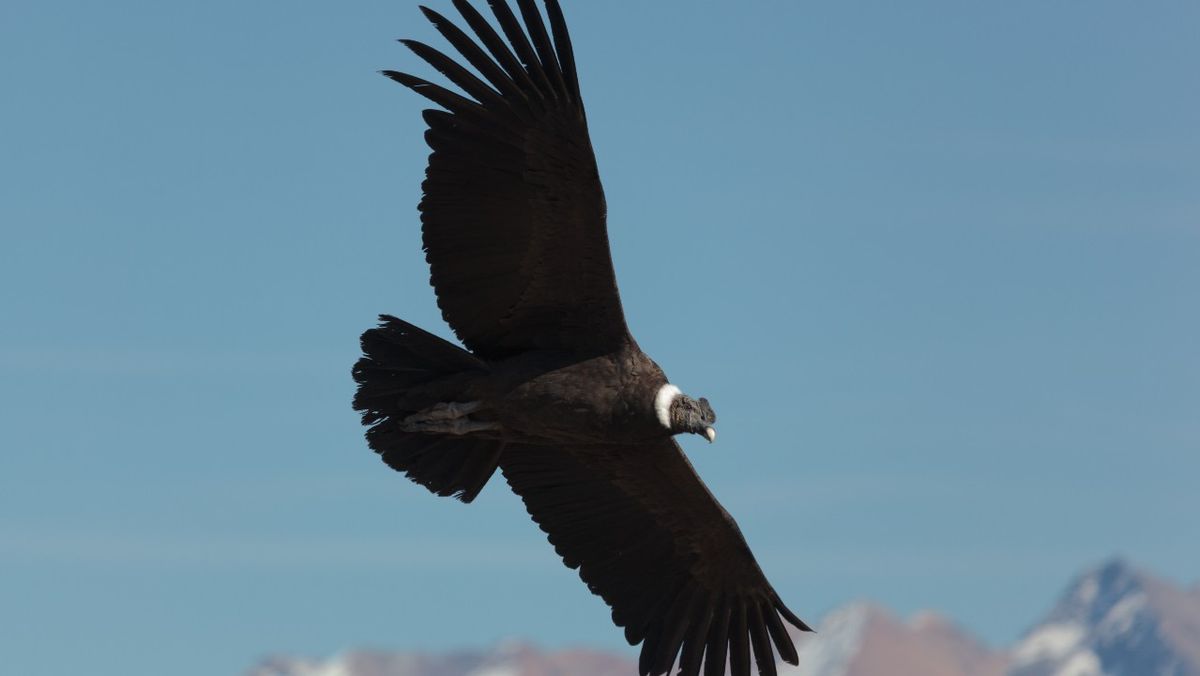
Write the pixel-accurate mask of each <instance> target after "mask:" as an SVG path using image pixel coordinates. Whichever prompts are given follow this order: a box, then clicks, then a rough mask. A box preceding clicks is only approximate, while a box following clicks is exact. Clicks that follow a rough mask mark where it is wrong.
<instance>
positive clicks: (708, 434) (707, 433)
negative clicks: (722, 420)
mask: <svg viewBox="0 0 1200 676" xmlns="http://www.w3.org/2000/svg"><path fill="white" fill-rule="evenodd" d="M704 438H705V439H708V443H710V444H711V443H712V442H713V441H716V439H717V431H716V430H714V429H713V428H711V427H705V428H704Z"/></svg>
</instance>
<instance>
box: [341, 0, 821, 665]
mask: <svg viewBox="0 0 1200 676" xmlns="http://www.w3.org/2000/svg"><path fill="white" fill-rule="evenodd" d="M453 1H454V5H455V7H456V8H457V9H458V11H459V13H460V14H461V15H462V17H463V19H464V21H465V22H466V25H467V27H468V28H469V29H470V31H471V32H472V33H473V34H474V36H475V38H476V39H477V40H478V42H476V41H475V39H472V37H470V36H469V35H468V34H467V33H466V32H465V31H463V30H462V29H460V28H458V27H457V26H455V25H454V24H453V23H452V22H450V21H449V20H447V19H446V18H445V17H444V16H442V15H441V14H439V13H437V12H435V11H433V10H431V9H428V8H425V7H422V8H421V9H422V11H423V12H424V14H425V16H426V17H427V18H429V20H430V21H431V22H432V23H433V24H434V26H435V27H436V28H437V30H438V32H439V33H441V35H442V36H444V37H445V38H446V40H447V41H448V42H449V43H450V45H451V46H452V47H454V49H455V50H457V51H458V52H459V54H460V55H461V56H462V58H463V59H464V60H465V61H466V63H468V64H469V65H470V66H471V67H472V68H473V69H474V72H472V71H471V70H468V69H467V68H465V67H464V66H462V65H460V64H459V63H457V62H456V61H455V60H454V59H452V58H451V57H449V56H447V55H446V54H444V53H442V52H440V51H438V50H436V49H434V48H433V47H430V46H428V45H425V44H423V43H420V42H416V41H413V40H403V41H402V42H403V44H404V45H405V46H407V47H408V48H409V49H411V50H412V51H413V52H414V53H415V54H416V55H417V56H418V57H420V58H421V59H423V60H424V61H426V62H428V63H429V64H430V65H431V66H433V67H434V68H435V69H436V70H437V71H439V72H440V73H441V74H442V75H444V76H445V77H446V78H447V79H448V80H449V81H450V82H451V83H453V84H454V85H455V86H456V87H458V89H459V90H461V92H462V94H460V93H456V92H454V91H451V90H450V89H447V88H445V87H442V86H439V85H436V84H433V83H431V82H428V81H426V80H423V79H421V78H418V77H414V76H412V75H408V74H405V73H399V72H395V71H385V72H384V74H385V75H387V76H388V77H390V78H391V79H393V80H395V81H396V82H399V83H400V84H402V85H404V86H406V87H408V88H410V89H412V90H414V91H416V92H417V93H419V94H421V95H422V96H424V97H426V98H428V99H429V100H431V101H433V102H434V103H435V104H437V105H438V106H440V107H441V110H437V109H431V110H426V111H425V112H424V119H425V121H426V123H427V124H428V130H427V131H426V133H425V138H426V141H427V142H428V144H429V146H430V148H432V150H433V153H432V154H431V155H430V157H429V167H428V170H427V172H426V179H425V182H424V183H423V189H424V197H423V198H422V200H421V204H420V211H421V223H422V236H423V240H424V245H425V252H426V260H427V261H428V263H429V266H430V270H431V282H432V284H433V287H434V289H435V292H436V294H437V299H438V306H439V307H440V308H441V311H442V315H443V317H444V318H445V320H446V321H447V323H449V324H450V326H451V328H452V329H453V330H454V332H455V334H456V335H457V336H458V338H459V339H460V340H461V341H462V343H463V345H464V346H465V347H466V349H463V348H460V347H458V346H456V345H453V344H451V343H449V342H447V341H444V340H442V339H440V338H437V337H436V336H433V335H432V334H429V333H427V332H425V331H422V330H421V329H419V328H417V327H415V326H412V325H411V324H408V323H406V322H404V321H402V320H399V319H396V318H394V317H387V316H385V317H383V318H382V322H381V324H380V326H379V327H377V328H374V329H371V330H369V331H367V332H366V333H364V334H363V338H362V347H363V353H364V356H363V358H362V359H361V360H359V362H358V363H357V364H356V365H355V367H354V377H355V380H356V381H357V382H358V386H359V389H358V393H357V395H356V397H355V401H354V405H355V408H356V409H357V410H359V411H361V412H362V415H363V422H364V424H366V425H368V426H369V430H368V431H367V440H368V443H369V445H370V446H371V448H372V449H374V450H375V451H376V452H378V453H379V454H380V455H381V456H382V457H383V459H384V461H385V462H387V464H388V465H390V466H391V467H393V468H394V469H396V470H398V471H401V472H404V473H405V474H406V475H407V476H408V477H409V478H411V479H412V480H414V481H416V482H417V483H420V484H422V485H423V486H425V487H426V488H428V489H429V490H431V491H433V492H435V493H437V494H439V495H453V496H456V497H458V498H459V499H461V500H463V501H464V502H470V501H472V500H473V499H474V498H475V496H476V495H478V493H479V491H480V490H481V489H482V488H483V486H484V485H485V484H486V483H487V482H488V480H489V479H490V477H491V476H492V474H494V472H495V470H496V469H497V468H499V469H500V471H501V472H502V474H503V475H504V478H505V479H506V480H507V482H508V484H509V485H510V486H511V487H512V489H513V491H515V492H516V493H517V494H518V495H519V496H520V497H521V499H522V500H523V501H524V503H525V506H526V508H527V510H528V511H529V514H530V515H531V516H532V517H533V520H534V521H535V522H536V523H537V524H538V525H539V526H540V527H541V528H542V530H543V531H545V532H546V533H547V535H548V536H549V540H550V542H551V544H552V545H553V546H554V548H555V550H556V551H557V552H558V553H559V555H560V556H561V557H562V559H563V562H564V563H565V564H566V565H567V566H569V567H571V568H575V569H578V571H579V575H580V577H581V578H582V579H583V581H584V582H585V583H586V584H587V586H588V588H589V589H590V590H591V591H592V592H593V593H596V594H598V595H600V596H601V597H602V598H603V599H604V600H605V602H607V603H608V605H609V606H610V607H611V608H612V618H613V622H614V623H616V624H617V625H618V626H620V627H623V628H624V630H625V636H626V638H627V639H628V640H629V642H630V643H631V644H637V643H641V644H642V651H641V658H640V660H639V671H640V672H641V673H642V674H643V675H648V674H664V673H668V672H669V671H670V670H671V668H672V666H673V665H675V664H678V668H679V673H681V674H686V675H688V676H694V675H697V674H699V673H700V669H701V667H702V666H703V668H704V673H705V674H706V676H714V675H715V674H722V673H725V666H726V659H727V658H728V665H729V668H730V672H731V673H732V674H734V675H735V676H748V675H749V674H750V670H751V666H750V665H751V655H752V654H753V661H754V663H755V664H756V665H757V669H758V672H759V673H761V674H765V675H768V676H770V675H773V674H774V673H775V656H774V653H775V652H778V654H779V656H780V657H781V658H782V659H783V660H784V661H787V662H789V663H792V664H795V663H796V662H797V654H796V649H795V646H794V645H793V644H792V641H791V639H790V637H789V635H788V632H787V630H786V629H785V626H784V622H787V623H790V624H792V625H793V626H795V627H797V628H799V629H801V630H805V631H807V630H808V626H807V625H805V624H804V622H802V621H801V620H800V619H799V618H797V617H796V616H795V615H794V614H793V613H792V612H791V611H789V610H788V609H787V607H786V606H784V604H783V602H782V601H781V600H780V598H779V596H778V594H776V592H775V590H774V589H772V587H771V585H770V584H769V583H768V582H767V580H766V578H765V577H764V575H763V573H762V571H761V570H760V569H759V567H758V564H757V563H756V562H755V560H754V556H753V555H752V554H751V552H750V549H749V547H748V546H747V545H746V542H745V540H744V539H743V538H742V535H741V532H740V531H739V530H738V528H737V525H736V524H735V523H734V521H733V519H732V518H731V517H730V516H729V514H728V513H727V512H726V511H725V510H724V509H723V508H722V507H721V506H720V504H718V502H717V501H716V499H715V498H714V497H713V496H712V494H711V493H710V492H709V491H708V489H707V488H706V487H705V486H704V484H703V483H702V482H701V481H700V479H699V477H698V476H697V475H696V473H695V471H694V470H693V469H692V466H691V464H690V463H689V462H688V460H687V458H686V457H685V456H684V454H683V452H682V450H681V449H680V448H679V445H678V444H677V443H676V442H675V440H674V439H673V435H674V434H677V433H681V432H689V433H695V434H700V435H703V436H705V437H707V438H708V439H709V441H712V439H713V437H714V436H715V432H714V431H713V427H712V426H713V424H714V423H715V420H716V415H715V413H713V411H712V407H711V406H710V405H709V404H708V402H707V400H704V399H700V400H695V399H692V398H690V397H688V396H686V395H684V394H682V393H681V392H679V390H678V389H677V388H675V387H674V386H672V385H670V384H669V383H668V381H667V378H666V376H665V375H664V374H663V372H662V370H661V369H660V368H659V367H658V365H657V364H655V363H654V361H653V360H651V359H650V358H649V357H647V356H646V355H645V354H643V353H642V351H641V350H640V349H639V348H638V346H637V343H636V341H634V339H633V338H632V336H631V335H630V333H629V330H628V328H627V327H626V324H625V318H624V312H623V311H622V309H621V301H620V297H619V295H618V293H617V284H616V278H615V275H614V274H613V266H612V259H611V257H610V254H609V246H608V234H607V230H606V225H605V203H604V193H603V190H602V189H601V185H600V178H599V173H598V171H597V168H596V160H595V156H594V154H593V152H592V147H591V141H590V139H589V137H588V131H587V119H586V115H585V113H584V109H583V102H582V98H581V96H580V90H579V81H578V77H577V74H576V71H575V57H574V54H573V50H572V47H571V42H570V37H569V35H568V33H567V27H566V23H565V21H564V19H563V15H562V10H561V8H560V7H559V4H558V2H557V0H546V1H545V7H546V16H547V17H548V19H549V30H547V27H546V24H545V22H543V20H542V16H541V13H540V12H539V10H538V7H537V6H536V4H535V3H534V0H517V8H518V10H519V13H520V18H519V19H518V16H517V15H516V14H514V13H513V11H512V10H511V9H510V8H509V6H508V5H507V4H506V2H505V1H504V0H488V4H489V5H490V7H491V9H492V12H493V15H494V17H495V20H496V23H497V25H498V26H499V29H500V33H503V36H504V37H503V38H502V37H501V35H500V33H498V32H497V31H496V30H495V29H493V28H492V26H491V24H490V23H489V22H488V21H487V20H486V19H485V18H484V17H483V16H482V15H481V14H480V13H479V12H477V11H476V10H475V9H474V8H473V7H472V6H471V5H470V4H469V3H468V2H467V1H466V0H453ZM522 24H523V25H522ZM464 94H465V96H464ZM772 648H774V651H773V649H772Z"/></svg>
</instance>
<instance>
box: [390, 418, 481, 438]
mask: <svg viewBox="0 0 1200 676" xmlns="http://www.w3.org/2000/svg"><path fill="white" fill-rule="evenodd" d="M400 429H402V430H404V431H405V432H416V433H419V434H452V435H455V436H462V435H464V434H473V433H475V432H496V431H499V430H500V424H499V423H494V422H477V421H475V420H469V419H467V418H456V419H454V420H429V421H413V422H409V421H407V420H406V421H404V422H401V423H400Z"/></svg>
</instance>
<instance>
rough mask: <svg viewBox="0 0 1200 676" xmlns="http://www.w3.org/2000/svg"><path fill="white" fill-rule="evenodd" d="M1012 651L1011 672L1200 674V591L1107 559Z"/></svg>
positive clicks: (1034, 675) (1015, 675) (1030, 675)
mask: <svg viewBox="0 0 1200 676" xmlns="http://www.w3.org/2000/svg"><path fill="white" fill-rule="evenodd" d="M1012 656H1013V664H1012V667H1011V669H1010V671H1009V676H1200V590H1195V589H1193V590H1192V591H1190V592H1185V591H1184V590H1181V589H1179V588H1178V587H1176V586H1174V585H1172V584H1170V583H1168V582H1165V581H1163V580H1160V579H1158V578H1155V577H1153V576H1151V575H1149V574H1147V573H1143V572H1141V571H1139V570H1136V569H1135V568H1133V567H1131V566H1130V565H1129V564H1127V563H1125V562H1124V561H1121V560H1113V561H1109V562H1107V563H1105V564H1103V565H1101V566H1099V567H1097V568H1094V569H1092V570H1090V571H1088V572H1086V573H1084V574H1083V575H1081V576H1079V577H1078V578H1076V579H1075V581H1074V582H1073V583H1072V584H1071V585H1070V586H1069V587H1068V588H1067V591H1066V593H1065V594H1063V596H1062V597H1061V598H1060V599H1059V602H1058V604H1057V605H1055V606H1054V608H1053V609H1052V610H1051V611H1050V613H1049V614H1048V615H1047V616H1046V619H1045V620H1043V621H1042V622H1041V623H1040V624H1038V625H1037V626H1035V627H1034V628H1033V629H1032V630H1030V631H1029V633H1028V634H1026V636H1025V638H1024V639H1022V640H1021V641H1020V642H1019V643H1018V644H1017V645H1016V646H1015V647H1014V648H1013V650H1012Z"/></svg>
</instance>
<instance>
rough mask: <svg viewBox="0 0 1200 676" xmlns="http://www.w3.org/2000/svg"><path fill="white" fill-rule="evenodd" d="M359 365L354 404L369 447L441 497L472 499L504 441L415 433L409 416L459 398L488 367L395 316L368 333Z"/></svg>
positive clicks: (382, 320) (493, 468) (384, 318)
mask: <svg viewBox="0 0 1200 676" xmlns="http://www.w3.org/2000/svg"><path fill="white" fill-rule="evenodd" d="M362 350H363V357H362V359H359V360H358V363H357V364H355V365H354V371H353V374H354V380H355V382H357V383H358V392H357V393H356V394H355V396H354V409H355V410H357V411H359V412H361V413H362V421H363V424H364V425H368V426H369V427H370V429H368V430H367V445H369V446H370V447H371V449H372V450H374V451H375V452H376V453H378V454H379V455H380V456H381V457H382V458H383V461H384V462H386V463H387V464H388V466H390V467H392V468H393V469H395V470H397V471H400V472H403V473H404V474H405V475H406V476H408V478H410V479H412V480H413V481H415V482H417V483H419V484H421V485H422V486H425V487H426V488H428V489H429V490H430V491H432V492H434V493H437V494H438V495H444V496H454V497H456V498H458V499H459V500H462V501H463V502H471V501H472V500H474V499H475V496H477V495H478V494H479V491H480V490H482V489H483V486H484V485H485V484H486V483H487V482H488V479H490V478H491V476H492V474H493V473H494V472H495V471H496V466H497V464H498V463H499V460H500V453H501V451H502V450H503V447H504V445H503V442H499V441H495V440H489V439H474V438H469V437H462V438H457V437H444V436H436V435H428V434H416V433H411V432H405V431H404V430H402V429H400V421H402V420H403V419H404V418H405V417H406V416H408V415H411V414H413V413H416V412H417V411H419V410H421V409H423V408H426V407H428V406H432V405H433V404H436V403H438V402H442V401H454V400H455V396H456V395H458V394H460V390H461V387H462V385H463V384H464V383H465V382H466V381H467V380H470V379H471V378H474V377H478V376H480V375H483V374H485V373H486V371H487V365H486V364H485V363H484V362H482V361H480V360H479V359H478V358H476V357H475V356H474V355H472V354H471V353H470V352H467V351H466V350H464V349H462V348H460V347H458V346H456V345H454V344H452V343H450V342H447V341H445V340H442V339H441V338H439V337H437V336H435V335H433V334H431V333H428V332H427V331H423V330H421V329H419V328H417V327H416V326H413V325H412V324H409V323H408V322H405V321H403V320H401V319H397V318H396V317H390V316H388V315H381V316H380V325H379V326H378V327H377V328H374V329H370V330H368V331H367V332H366V333H364V334H363V335H362Z"/></svg>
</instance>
